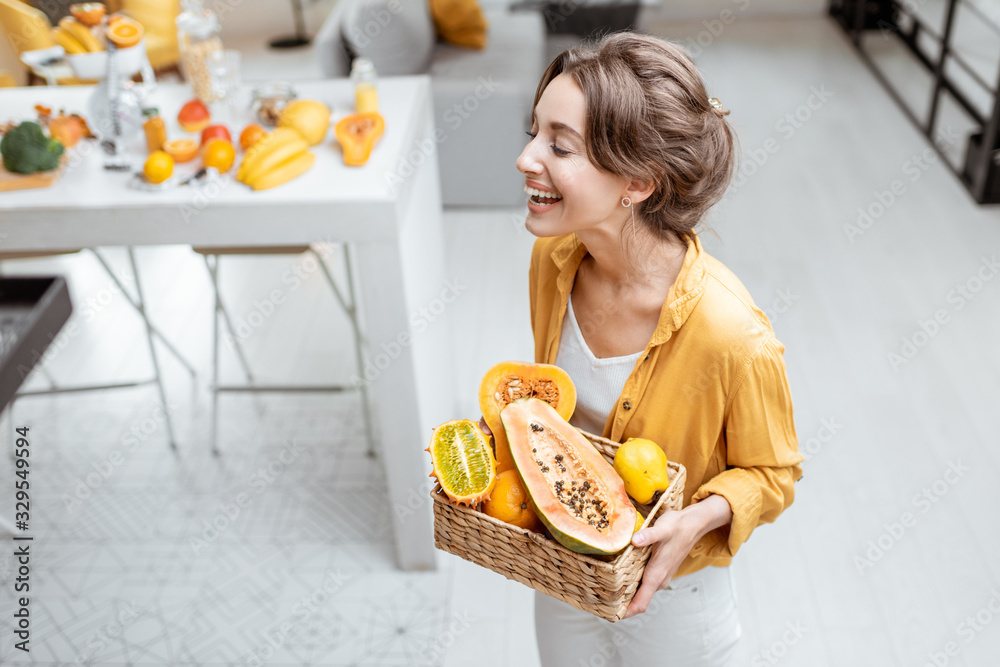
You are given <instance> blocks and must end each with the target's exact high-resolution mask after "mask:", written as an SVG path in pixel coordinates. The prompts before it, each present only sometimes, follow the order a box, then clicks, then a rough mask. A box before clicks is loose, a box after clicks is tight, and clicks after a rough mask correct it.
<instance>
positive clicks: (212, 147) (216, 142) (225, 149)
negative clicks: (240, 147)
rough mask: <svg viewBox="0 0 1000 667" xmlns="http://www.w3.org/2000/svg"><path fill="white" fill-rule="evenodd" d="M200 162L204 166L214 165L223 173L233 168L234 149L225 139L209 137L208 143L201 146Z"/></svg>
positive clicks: (234, 159)
mask: <svg viewBox="0 0 1000 667" xmlns="http://www.w3.org/2000/svg"><path fill="white" fill-rule="evenodd" d="M201 162H202V164H204V165H205V166H206V167H215V168H216V169H218V170H219V173H220V174H224V173H226V172H227V171H229V170H230V169H232V168H233V163H234V162H236V149H235V148H233V145H232V144H231V143H229V142H228V141H226V140H225V139H209V140H208V143H207V144H205V145H204V146H202V149H201Z"/></svg>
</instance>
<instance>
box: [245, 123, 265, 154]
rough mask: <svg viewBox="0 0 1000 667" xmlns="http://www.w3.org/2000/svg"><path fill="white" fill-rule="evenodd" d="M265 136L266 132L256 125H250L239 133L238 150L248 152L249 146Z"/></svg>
mask: <svg viewBox="0 0 1000 667" xmlns="http://www.w3.org/2000/svg"><path fill="white" fill-rule="evenodd" d="M266 136H267V130H265V129H264V128H263V127H261V126H260V125H258V124H257V123H250V124H249V125H247V126H246V127H244V128H243V131H242V132H240V148H241V149H243V151H244V152H246V151H248V150H250V147H251V146H253V145H254V144H255V143H257V142H258V141H259V140H261V139H263V138H264V137H266Z"/></svg>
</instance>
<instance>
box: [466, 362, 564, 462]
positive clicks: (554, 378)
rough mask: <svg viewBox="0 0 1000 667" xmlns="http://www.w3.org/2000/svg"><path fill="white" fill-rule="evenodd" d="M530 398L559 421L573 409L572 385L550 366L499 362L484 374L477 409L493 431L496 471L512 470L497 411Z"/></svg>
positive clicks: (554, 367)
mask: <svg viewBox="0 0 1000 667" xmlns="http://www.w3.org/2000/svg"><path fill="white" fill-rule="evenodd" d="M528 396H533V397H535V398H539V399H541V400H543V401H545V402H546V403H548V404H549V405H551V406H552V407H554V408H555V409H556V412H558V413H559V415H560V416H561V417H562V418H563V419H569V418H570V417H572V416H573V410H575V409H576V386H575V385H574V384H573V380H571V379H570V377H569V374H568V373H566V371H564V370H563V369H561V368H559V367H558V366H553V365H551V364H529V363H524V362H520V361H503V362H500V363H499V364H496V365H495V366H493V368H491V369H490V370H488V371H486V375H484V376H483V381H482V382H481V383H480V384H479V409H480V410H482V412H483V419H484V420H486V425H487V426H489V427H490V430H491V431H493V444H494V446H495V447H496V456H497V471H499V472H503V471H504V470H513V469H514V461H513V459H511V457H510V446H509V445H508V444H507V437H506V434H505V433H504V427H503V422H502V421H501V419H500V411H501V410H503V409H504V408H505V407H507V405H508V404H510V403H512V402H513V401H516V400H517V399H519V398H525V397H528Z"/></svg>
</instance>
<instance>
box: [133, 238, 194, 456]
mask: <svg viewBox="0 0 1000 667" xmlns="http://www.w3.org/2000/svg"><path fill="white" fill-rule="evenodd" d="M128 261H129V263H130V264H131V265H132V274H133V275H134V276H135V291H136V294H138V295H139V303H138V304H135V306H136V309H137V310H138V311H139V314H141V315H142V319H143V321H144V322H145V323H146V341H147V342H148V343H149V356H150V358H152V360H153V372H154V373H155V374H156V389H157V392H159V394H160V403H161V404H162V405H163V416H164V420H163V421H164V422H165V423H166V425H167V437H168V438H169V439H170V448H171V449H173V450H174V451H177V441H176V440H175V439H174V426H173V423H172V421H171V419H170V408H169V407H168V406H167V395H166V392H164V391H163V375H162V374H161V373H160V361H159V359H158V358H157V356H156V344H155V343H154V342H153V325H152V324H150V322H149V318H148V317H146V299H145V298H144V297H143V295H142V285H141V284H140V281H139V269H138V268H137V265H136V263H135V252H134V251H133V250H132V246H129V247H128ZM129 300H130V301H131V299H129ZM160 340H163V339H162V337H161V338H160ZM192 372H193V369H192Z"/></svg>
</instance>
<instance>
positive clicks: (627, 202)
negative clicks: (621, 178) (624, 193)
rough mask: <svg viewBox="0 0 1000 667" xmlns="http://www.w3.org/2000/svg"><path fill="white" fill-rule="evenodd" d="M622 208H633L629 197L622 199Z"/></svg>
mask: <svg viewBox="0 0 1000 667" xmlns="http://www.w3.org/2000/svg"><path fill="white" fill-rule="evenodd" d="M622 206H624V207H625V208H629V207H631V206H632V200H631V199H629V198H628V197H622Z"/></svg>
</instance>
